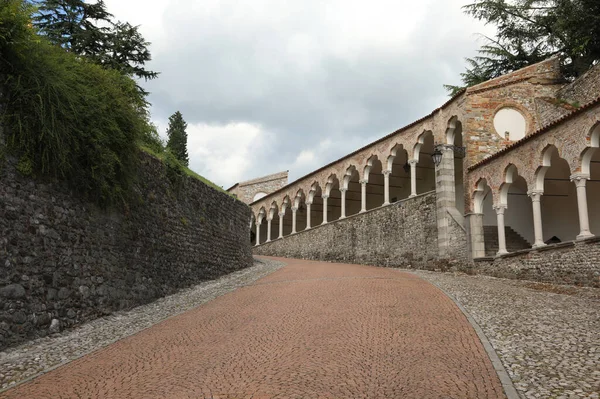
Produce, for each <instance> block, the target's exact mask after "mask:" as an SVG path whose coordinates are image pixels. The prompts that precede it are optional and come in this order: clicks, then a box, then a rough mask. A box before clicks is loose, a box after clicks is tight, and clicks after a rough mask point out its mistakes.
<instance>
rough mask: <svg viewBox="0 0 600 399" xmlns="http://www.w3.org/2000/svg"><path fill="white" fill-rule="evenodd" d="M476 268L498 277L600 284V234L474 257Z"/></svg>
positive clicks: (560, 282) (561, 282)
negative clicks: (493, 256)
mask: <svg viewBox="0 0 600 399" xmlns="http://www.w3.org/2000/svg"><path fill="white" fill-rule="evenodd" d="M473 268H474V269H473V271H474V272H475V273H481V274H487V275H490V276H496V277H504V278H515V279H524V280H535V281H542V282H547V283H555V284H556V283H557V284H572V285H583V286H592V287H600V238H592V239H588V240H583V241H575V242H564V243H560V244H554V245H549V246H547V247H543V248H541V249H535V250H534V249H528V250H523V251H519V252H515V253H512V254H510V255H505V256H502V257H499V258H494V259H490V258H484V259H480V260H476V261H474V262H473Z"/></svg>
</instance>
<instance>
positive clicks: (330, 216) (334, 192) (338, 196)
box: [325, 175, 342, 222]
mask: <svg viewBox="0 0 600 399" xmlns="http://www.w3.org/2000/svg"><path fill="white" fill-rule="evenodd" d="M325 194H326V195H329V198H328V199H327V222H332V221H334V220H338V219H339V218H340V216H341V214H342V205H341V204H342V201H341V200H342V193H341V192H340V181H339V180H338V178H337V176H336V175H331V176H329V179H327V185H326V187H325Z"/></svg>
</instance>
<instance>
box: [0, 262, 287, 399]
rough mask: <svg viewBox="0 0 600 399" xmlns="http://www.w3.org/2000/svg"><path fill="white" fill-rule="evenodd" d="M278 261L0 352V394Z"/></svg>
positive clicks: (244, 282)
mask: <svg viewBox="0 0 600 399" xmlns="http://www.w3.org/2000/svg"><path fill="white" fill-rule="evenodd" d="M283 266H285V264H284V263H283V262H279V261H275V260H271V259H264V258H261V259H257V258H255V259H254V265H253V266H251V267H249V268H246V269H243V270H239V271H237V272H234V273H231V274H228V275H226V276H223V277H220V278H219V279H216V280H210V281H206V282H203V283H200V284H198V285H196V286H193V287H190V288H187V289H183V290H181V291H179V292H177V293H175V294H173V295H170V296H167V297H164V298H160V299H158V300H156V301H154V302H152V303H149V304H146V305H142V306H138V307H136V308H133V309H131V310H128V311H123V312H117V313H114V314H112V315H109V316H106V317H102V318H99V319H96V320H93V321H91V322H89V323H86V324H83V325H81V326H79V327H77V328H75V329H72V330H67V331H64V332H62V333H58V334H53V335H52V336H50V337H46V338H40V339H36V340H33V341H29V342H26V343H24V344H22V345H19V346H17V347H14V348H9V349H7V350H6V351H4V352H0V393H2V392H4V391H7V390H8V389H12V388H14V387H16V386H18V385H21V384H23V383H25V382H28V381H31V380H32V379H35V378H37V377H39V376H41V375H43V374H46V373H48V372H50V371H52V370H55V369H57V368H59V367H61V366H63V365H65V364H67V363H70V362H72V361H74V360H77V359H79V358H81V357H83V356H86V355H89V354H91V353H93V352H95V351H98V350H100V349H102V348H105V347H106V346H108V345H111V344H113V343H115V342H117V341H120V340H122V339H124V338H127V337H130V336H133V335H135V334H138V333H139V332H141V331H143V330H145V329H147V328H150V327H152V326H154V325H156V324H158V323H161V322H163V321H165V320H167V319H170V318H172V317H175V316H177V315H179V314H181V313H184V312H186V311H188V310H190V309H192V308H195V307H197V306H200V305H202V304H204V303H206V302H209V301H211V300H213V299H215V298H217V297H219V296H221V295H225V294H227V293H229V292H232V291H234V290H236V289H238V288H241V287H245V286H248V285H250V284H252V283H254V282H255V281H256V280H258V279H260V278H262V277H265V276H267V275H268V274H271V273H273V272H275V271H276V270H278V269H280V268H281V267H283Z"/></svg>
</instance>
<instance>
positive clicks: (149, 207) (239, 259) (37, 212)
mask: <svg viewBox="0 0 600 399" xmlns="http://www.w3.org/2000/svg"><path fill="white" fill-rule="evenodd" d="M142 161H143V162H142V166H141V168H140V172H139V173H140V175H139V180H138V181H139V183H138V184H137V185H136V187H135V190H136V192H137V193H138V194H139V196H138V200H137V201H133V203H132V204H131V206H130V209H129V211H128V212H123V211H114V210H113V211H105V210H101V209H98V208H97V207H95V206H94V205H92V204H90V203H88V202H85V201H83V200H82V199H80V198H78V197H77V196H75V195H73V194H72V193H71V192H70V191H69V190H68V189H67V188H66V187H65V186H64V185H63V184H59V183H53V182H44V181H40V180H35V179H31V178H28V177H24V176H21V175H20V174H19V173H18V172H16V170H15V167H14V160H11V159H8V160H7V161H5V162H4V164H3V165H2V167H1V168H0V265H1V267H0V350H1V349H2V348H4V347H7V346H9V345H12V344H15V343H18V342H20V341H22V340H24V339H27V338H34V337H38V336H44V335H46V334H48V332H49V331H51V330H56V329H62V328H65V327H70V326H74V325H77V324H79V323H82V322H83V321H86V320H90V319H93V318H96V317H99V316H102V315H105V314H108V313H111V312H112V311H115V310H119V309H125V308H129V307H132V306H135V305H139V304H142V303H145V302H149V301H152V300H153V299H156V298H158V297H161V296H164V295H167V294H170V293H173V292H175V291H176V290H178V289H180V288H183V287H187V286H191V285H193V284H195V283H197V282H199V281H202V280H207V279H214V278H216V277H218V276H221V275H223V274H225V273H229V272H232V271H234V270H238V269H241V268H244V267H247V266H249V265H250V264H251V263H252V254H251V249H250V243H249V236H250V230H249V222H250V214H251V212H250V208H248V207H247V206H246V205H245V204H243V203H242V202H240V201H237V200H235V199H233V198H232V197H230V196H229V195H227V194H225V193H222V192H219V191H217V190H214V189H212V188H210V187H208V186H207V185H205V184H203V183H201V182H200V181H198V180H195V179H192V178H185V179H184V182H183V183H182V185H181V186H179V187H175V186H173V185H172V184H171V183H170V181H169V180H168V179H167V177H166V176H165V173H166V172H165V167H164V165H163V164H162V163H161V162H160V161H158V160H156V159H155V158H152V157H150V156H148V155H146V154H142ZM53 320H55V321H54V326H53V327H52V328H51V324H52V321H53Z"/></svg>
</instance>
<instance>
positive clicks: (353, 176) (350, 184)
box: [342, 165, 361, 216]
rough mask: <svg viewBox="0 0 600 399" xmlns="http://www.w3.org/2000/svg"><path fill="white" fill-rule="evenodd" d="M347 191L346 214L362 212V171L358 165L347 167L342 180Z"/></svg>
mask: <svg viewBox="0 0 600 399" xmlns="http://www.w3.org/2000/svg"><path fill="white" fill-rule="evenodd" d="M342 188H344V189H345V190H346V192H345V202H344V206H345V216H350V215H354V214H356V213H358V212H360V201H361V199H360V190H361V187H360V172H359V171H358V169H357V168H356V166H354V165H351V166H349V167H348V168H347V169H346V172H345V173H344V178H343V182H342Z"/></svg>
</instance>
